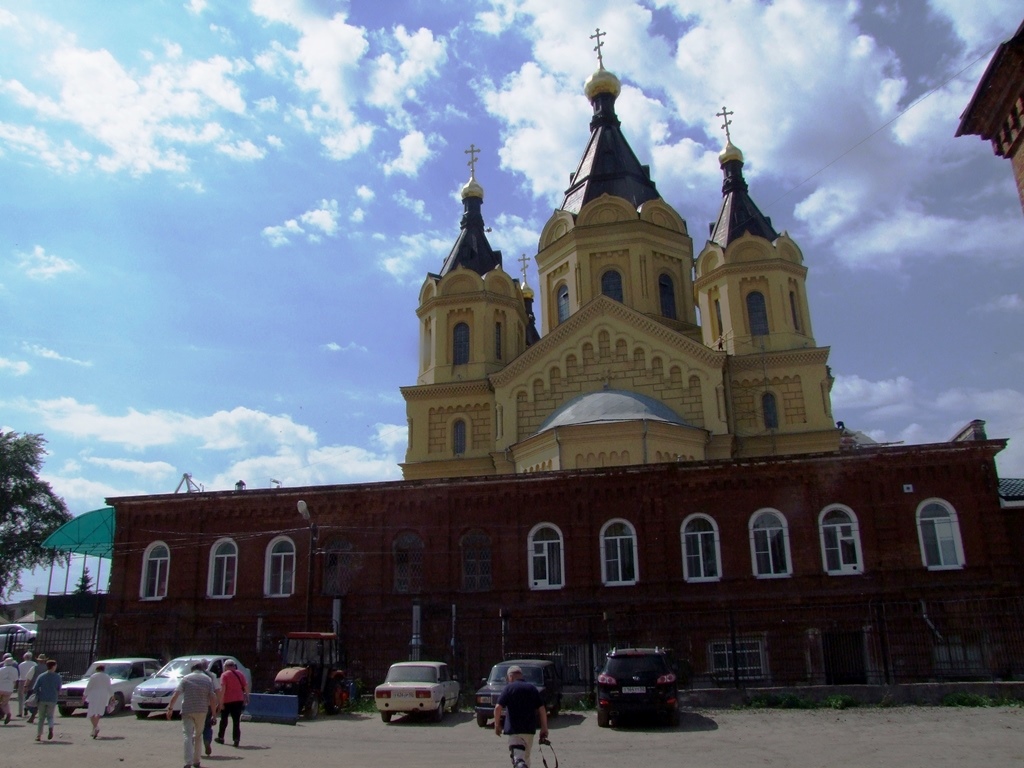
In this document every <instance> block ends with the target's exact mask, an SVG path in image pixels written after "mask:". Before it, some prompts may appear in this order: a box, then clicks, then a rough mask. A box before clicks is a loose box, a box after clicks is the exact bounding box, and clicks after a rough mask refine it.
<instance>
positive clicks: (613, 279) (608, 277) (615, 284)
mask: <svg viewBox="0 0 1024 768" xmlns="http://www.w3.org/2000/svg"><path fill="white" fill-rule="evenodd" d="M601 293H603V294H604V295H605V296H607V297H608V298H609V299H615V300H616V301H622V275H620V274H619V272H618V270H615V269H609V270H608V271H607V272H605V273H604V274H603V275H601Z"/></svg>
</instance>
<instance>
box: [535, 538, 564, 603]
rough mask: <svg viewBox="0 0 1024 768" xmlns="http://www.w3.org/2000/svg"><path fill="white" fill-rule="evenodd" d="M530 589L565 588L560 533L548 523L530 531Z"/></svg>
mask: <svg viewBox="0 0 1024 768" xmlns="http://www.w3.org/2000/svg"><path fill="white" fill-rule="evenodd" d="M528 541H529V548H530V549H529V558H530V589H561V588H562V587H564V586H565V577H564V575H563V574H564V573H565V560H564V552H563V551H562V532H561V531H560V530H559V529H558V528H557V527H556V526H554V525H551V524H550V523H541V524H540V525H537V526H536V527H534V529H533V530H532V531H530V535H529V537H528Z"/></svg>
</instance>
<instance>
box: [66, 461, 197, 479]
mask: <svg viewBox="0 0 1024 768" xmlns="http://www.w3.org/2000/svg"><path fill="white" fill-rule="evenodd" d="M82 462H83V463H85V464H91V465H92V466H94V467H102V468H103V469H110V470H113V471H114V472H125V473H128V474H132V475H137V476H139V477H143V478H145V479H147V480H162V479H163V478H166V477H169V476H171V475H174V473H175V472H176V471H177V470H176V468H175V467H174V465H173V464H168V463H167V462H166V461H139V460H137V459H104V458H99V457H97V456H86V457H84V458H83V459H82Z"/></svg>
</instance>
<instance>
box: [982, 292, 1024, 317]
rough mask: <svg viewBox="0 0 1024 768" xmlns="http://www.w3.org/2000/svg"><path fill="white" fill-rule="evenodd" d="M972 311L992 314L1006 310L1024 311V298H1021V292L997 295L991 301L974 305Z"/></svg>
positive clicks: (1009, 311)
mask: <svg viewBox="0 0 1024 768" xmlns="http://www.w3.org/2000/svg"><path fill="white" fill-rule="evenodd" d="M970 311H971V312H982V313H984V314H991V313H993V312H1005V313H1007V314H1014V313H1017V312H1024V300H1022V299H1021V297H1020V294H1019V293H1009V294H1005V295H1003V296H996V297H995V298H994V299H992V300H991V301H988V302H986V303H984V304H982V305H980V306H977V307H973V308H972V309H971V310H970Z"/></svg>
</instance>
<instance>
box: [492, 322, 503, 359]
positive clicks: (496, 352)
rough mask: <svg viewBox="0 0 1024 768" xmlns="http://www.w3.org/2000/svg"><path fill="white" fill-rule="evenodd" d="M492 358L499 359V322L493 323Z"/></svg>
mask: <svg viewBox="0 0 1024 768" xmlns="http://www.w3.org/2000/svg"><path fill="white" fill-rule="evenodd" d="M494 359H495V360H501V323H495V324H494Z"/></svg>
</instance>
